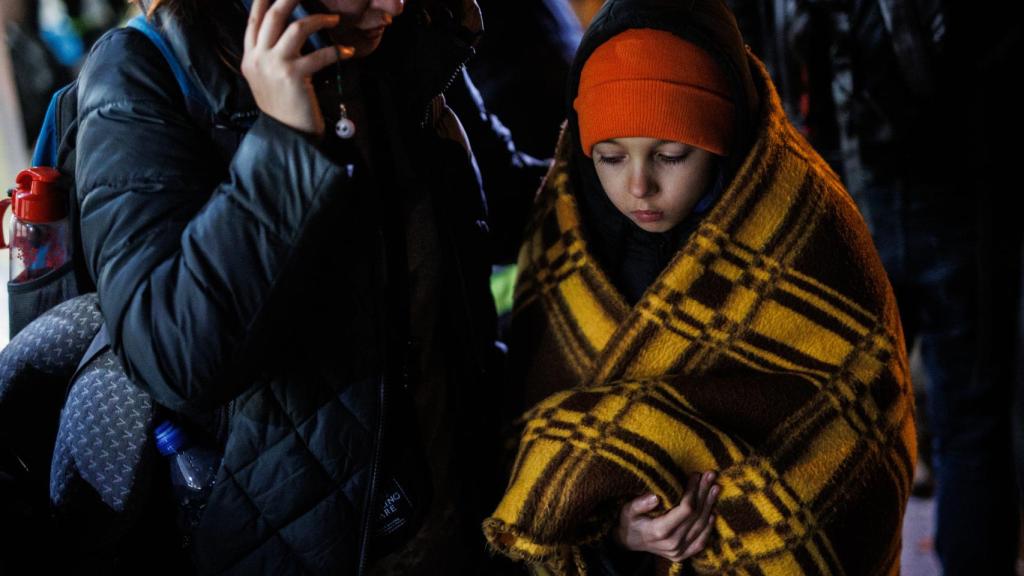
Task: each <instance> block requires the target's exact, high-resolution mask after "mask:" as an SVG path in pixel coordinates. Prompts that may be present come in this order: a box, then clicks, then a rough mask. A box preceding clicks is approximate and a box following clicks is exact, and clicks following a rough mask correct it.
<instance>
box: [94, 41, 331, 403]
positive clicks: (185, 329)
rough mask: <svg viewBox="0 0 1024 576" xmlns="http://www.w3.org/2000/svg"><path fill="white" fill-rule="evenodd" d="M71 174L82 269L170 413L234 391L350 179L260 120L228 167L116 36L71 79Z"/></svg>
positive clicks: (128, 353)
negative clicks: (315, 230)
mask: <svg viewBox="0 0 1024 576" xmlns="http://www.w3.org/2000/svg"><path fill="white" fill-rule="evenodd" d="M79 121H80V125H79V133H78V143H77V154H78V157H77V165H76V178H77V187H78V192H77V193H78V198H79V202H80V206H81V218H82V231H83V232H82V234H83V238H82V241H83V245H84V252H85V258H86V260H87V266H88V268H89V270H90V273H91V274H92V276H93V278H94V280H95V281H96V285H97V287H98V291H99V295H100V304H101V307H102V310H103V315H104V319H105V322H106V324H107V331H108V335H109V337H110V342H111V345H112V347H113V350H114V352H115V353H116V354H117V356H118V357H119V358H120V360H121V362H122V364H123V366H124V368H125V370H126V372H127V374H128V376H129V377H130V378H131V379H132V380H133V381H134V382H135V383H136V384H137V385H139V386H141V387H143V388H144V389H145V390H146V391H148V392H149V393H150V394H152V396H153V397H154V398H155V399H156V401H157V402H158V403H160V404H163V405H165V406H167V407H169V408H171V409H173V410H177V411H186V412H187V411H199V410H206V409H210V408H212V407H215V406H217V405H218V404H219V403H221V402H223V401H225V400H227V399H229V398H230V397H232V396H233V395H234V394H237V393H238V392H240V391H241V389H242V386H243V385H244V384H245V383H246V382H247V381H248V378H249V376H251V375H247V374H246V373H245V372H246V370H247V369H248V367H250V366H254V365H255V366H258V365H259V363H258V362H252V359H253V358H254V357H255V355H256V354H258V350H259V346H260V342H261V341H265V340H266V338H267V334H266V332H268V330H267V329H266V325H267V322H266V320H267V314H268V312H267V311H268V309H269V308H271V306H270V305H271V304H272V303H273V301H274V296H275V286H276V285H278V284H279V283H280V281H281V280H282V277H284V276H285V275H286V274H293V273H294V271H293V270H292V271H290V270H289V262H290V261H292V260H293V258H295V256H296V252H297V251H298V250H301V249H302V248H301V245H302V239H303V235H304V231H305V230H306V229H307V226H308V224H309V223H310V222H311V220H313V219H314V218H315V216H316V215H317V213H318V211H320V210H321V208H322V207H323V206H324V205H325V203H326V202H328V201H329V200H330V199H331V197H332V196H334V195H337V194H339V193H342V192H344V189H345V185H344V182H345V180H346V179H347V178H348V172H347V171H346V170H345V169H344V168H343V167H342V166H341V165H339V164H338V163H336V162H335V161H333V160H332V158H329V157H328V156H326V155H325V154H324V153H323V151H322V150H320V149H319V148H318V147H317V146H316V144H315V143H314V142H312V141H311V140H310V139H309V138H308V137H306V136H305V135H303V134H301V133H299V132H297V131H294V130H292V129H290V128H288V127H287V126H285V125H283V124H281V123H279V122H277V121H275V120H274V119H272V118H270V117H268V116H261V117H260V118H259V119H258V120H257V121H256V123H255V125H254V126H253V127H252V128H251V129H250V130H249V132H248V133H247V134H246V135H245V136H244V138H243V139H242V141H241V143H240V145H239V147H238V149H237V152H236V154H235V155H234V157H233V159H232V161H231V164H230V166H229V167H228V168H227V170H225V167H224V166H223V164H222V163H220V162H218V161H216V160H214V159H215V158H216V157H217V155H216V154H215V153H213V149H212V146H210V145H208V144H207V140H208V138H207V135H206V133H205V132H204V131H201V130H200V129H199V128H198V127H197V126H196V124H195V122H194V121H193V120H192V119H191V118H190V117H189V116H188V115H187V112H186V111H185V107H184V102H183V98H182V95H181V91H180V89H179V88H178V86H177V84H176V83H175V81H174V79H173V76H172V74H171V72H170V68H169V66H168V65H167V63H166V61H165V60H164V59H163V58H162V56H161V55H160V54H159V52H158V51H157V49H156V48H155V47H154V46H153V45H152V44H151V43H150V42H149V41H148V39H146V38H145V37H144V36H142V35H141V34H140V33H137V32H135V31H133V30H128V29H126V30H121V31H118V32H115V33H113V34H110V35H108V36H107V37H106V38H105V39H104V40H103V41H102V43H100V44H98V45H97V46H96V47H95V48H94V50H93V52H92V54H91V56H90V58H89V60H88V62H87V63H86V65H85V67H84V68H83V70H82V74H81V77H80V80H79Z"/></svg>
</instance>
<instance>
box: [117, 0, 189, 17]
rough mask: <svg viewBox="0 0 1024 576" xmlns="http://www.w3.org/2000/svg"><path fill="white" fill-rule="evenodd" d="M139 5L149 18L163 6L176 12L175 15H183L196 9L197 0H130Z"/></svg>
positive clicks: (170, 11)
mask: <svg viewBox="0 0 1024 576" xmlns="http://www.w3.org/2000/svg"><path fill="white" fill-rule="evenodd" d="M129 1H130V2H133V3H135V4H138V5H139V9H141V10H142V12H143V13H144V14H145V15H146V17H147V18H149V17H150V16H152V15H153V13H154V12H156V10H157V8H162V9H164V10H166V11H167V12H169V13H171V14H174V15H175V16H182V15H185V14H188V13H190V12H192V10H194V9H195V5H196V0H129Z"/></svg>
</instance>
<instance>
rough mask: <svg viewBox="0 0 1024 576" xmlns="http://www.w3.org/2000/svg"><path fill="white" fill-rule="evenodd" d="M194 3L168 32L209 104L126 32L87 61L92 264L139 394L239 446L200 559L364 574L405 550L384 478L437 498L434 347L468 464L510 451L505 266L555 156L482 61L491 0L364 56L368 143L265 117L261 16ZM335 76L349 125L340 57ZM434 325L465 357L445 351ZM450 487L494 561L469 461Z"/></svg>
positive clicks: (436, 9) (401, 22)
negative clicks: (505, 121) (491, 409)
mask: <svg viewBox="0 0 1024 576" xmlns="http://www.w3.org/2000/svg"><path fill="white" fill-rule="evenodd" d="M196 6H197V7H196V8H195V9H194V10H195V12H191V11H183V12H179V13H176V14H170V13H168V12H167V11H166V10H164V9H163V8H161V9H158V10H157V12H156V14H155V16H154V20H153V21H154V23H155V24H156V26H158V27H159V28H160V29H161V30H162V33H163V34H164V36H165V37H166V39H167V40H168V43H169V44H170V46H171V48H172V50H173V51H174V52H175V55H176V58H177V59H178V61H179V62H181V63H182V65H183V67H184V68H185V70H187V71H188V73H189V75H190V76H191V77H192V80H193V81H194V82H195V83H196V85H197V86H198V87H199V90H200V93H201V94H200V95H201V98H203V99H204V100H205V102H206V105H207V107H208V108H210V109H211V110H212V114H211V115H210V116H208V117H197V115H196V113H195V110H194V109H192V108H191V107H190V106H189V105H188V103H186V102H185V101H184V99H183V98H182V95H181V91H180V89H179V87H178V84H177V83H176V81H175V79H174V77H173V76H172V74H171V70H170V68H169V67H168V65H167V63H166V61H165V59H164V58H163V57H162V56H161V55H160V53H159V52H158V51H157V49H156V47H155V46H154V45H153V44H152V43H151V42H150V41H149V40H147V39H146V38H145V37H144V36H143V35H142V34H141V33H139V32H137V31H135V30H132V29H121V30H116V31H113V32H112V33H110V34H108V35H106V36H105V37H104V38H103V39H102V40H100V41H99V42H98V43H97V44H96V45H95V47H94V49H93V50H92V53H91V55H90V57H89V59H88V61H87V63H86V64H85V66H84V69H83V71H82V75H81V78H80V83H79V88H78V95H79V120H80V126H79V132H78V143H77V154H78V157H77V167H76V178H77V187H78V189H77V194H78V200H79V203H80V206H81V221H82V234H83V244H84V256H85V259H86V262H87V266H88V269H89V272H90V274H91V276H92V278H93V280H94V281H95V283H96V285H97V287H98V292H99V298H100V305H101V308H102V311H103V316H104V319H105V322H106V330H107V333H108V336H109V341H110V343H111V346H112V349H113V351H114V352H115V353H116V355H117V356H118V358H119V359H120V361H121V364H122V365H123V367H124V369H125V371H126V373H127V374H128V376H129V377H130V378H131V380H132V381H133V383H135V384H136V385H138V386H139V387H141V388H142V389H143V390H145V391H146V392H148V393H149V394H150V395H151V396H152V398H153V399H154V400H155V401H156V402H157V403H159V404H160V405H162V406H164V407H166V408H168V409H170V410H172V411H174V412H177V413H180V414H182V415H183V417H185V418H190V419H192V420H193V421H195V422H199V423H205V424H206V428H207V430H208V431H209V432H211V434H212V435H213V436H216V437H217V440H219V442H220V443H221V444H222V445H223V446H224V449H225V456H224V460H223V463H222V464H221V466H220V469H219V472H218V474H217V480H216V484H215V485H214V488H213V492H212V494H211V496H210V500H209V502H208V504H207V507H206V510H205V514H204V516H203V519H202V522H201V524H200V525H199V527H198V529H197V531H196V533H195V535H194V538H193V551H192V558H193V560H194V562H195V563H196V565H197V568H198V570H199V572H201V573H239V574H269V573H273V574H362V573H364V571H365V570H366V568H367V566H368V565H369V564H370V562H371V559H372V557H373V556H374V555H375V554H376V553H377V552H384V551H386V548H387V547H386V546H385V545H384V543H385V542H386V540H387V539H386V538H385V536H384V535H383V533H378V534H376V535H372V534H371V532H372V531H373V520H374V516H375V514H374V513H372V512H371V510H374V509H375V503H376V502H377V501H379V500H380V498H381V496H380V494H381V492H382V491H383V490H385V489H388V488H387V487H385V486H384V485H385V484H386V483H388V482H389V481H390V480H391V479H397V480H398V481H400V482H402V483H403V485H404V486H403V488H404V489H407V491H408V492H409V495H410V499H411V500H413V502H412V511H411V512H410V513H409V516H410V517H419V516H421V515H422V514H423V513H424V511H425V509H426V507H427V505H428V499H429V498H428V493H429V487H428V485H427V484H428V483H427V482H426V481H425V478H426V476H427V471H426V468H425V464H424V463H423V458H422V455H420V454H419V452H420V450H419V448H420V447H419V446H418V440H417V438H415V435H414V433H413V430H414V428H413V426H414V423H415V417H414V415H412V414H411V413H410V412H408V409H409V408H408V407H409V405H410V404H411V403H412V402H411V400H410V399H409V398H408V396H411V395H413V394H415V392H416V390H417V384H418V383H419V382H420V378H419V375H418V374H417V371H416V370H415V367H416V366H417V365H418V364H419V362H418V359H422V358H425V357H429V358H431V359H433V361H435V362H436V363H437V365H440V366H441V367H442V373H443V377H441V378H435V379H434V381H435V382H436V381H437V380H441V381H442V382H443V383H444V386H445V390H444V393H443V394H442V395H441V396H440V398H443V399H444V401H445V405H444V406H439V407H437V410H439V411H444V413H446V414H449V415H450V418H453V419H455V421H457V422H458V424H459V425H458V427H456V430H455V432H454V436H453V438H452V442H453V444H454V447H453V448H452V452H453V453H454V454H455V456H454V461H455V463H454V466H456V467H458V466H462V465H467V466H468V462H466V461H465V460H468V459H469V458H470V455H471V454H475V453H477V452H480V451H483V446H482V445H483V444H484V443H486V442H487V441H489V440H490V437H489V436H488V435H487V434H486V433H485V432H483V429H484V425H483V424H481V423H479V422H477V420H478V419H479V420H483V419H484V414H485V412H484V411H483V410H479V409H476V408H477V407H478V406H479V405H480V403H482V402H483V401H484V400H485V399H486V397H487V395H488V392H489V391H488V389H487V385H488V383H493V382H496V379H494V378H492V377H491V376H490V375H489V374H490V372H491V370H492V369H493V368H492V367H493V362H492V356H493V355H492V352H491V351H492V349H493V346H492V343H493V339H494V309H493V303H492V301H491V299H490V294H489V291H488V275H489V272H490V266H491V264H492V262H493V261H494V260H497V259H501V258H502V257H505V258H507V256H508V255H509V254H510V253H511V252H512V250H513V249H514V248H513V246H514V245H515V244H516V242H517V240H516V239H517V234H518V231H519V230H520V229H521V226H522V223H523V221H524V218H525V215H526V212H527V210H528V207H529V200H530V198H531V193H532V191H533V190H534V189H535V188H536V184H537V182H539V180H540V177H541V176H542V173H543V169H544V167H543V166H542V165H539V164H537V163H536V162H535V161H531V159H529V158H527V157H524V156H522V155H520V154H518V153H517V152H516V151H515V149H514V147H513V146H512V144H511V141H510V139H509V135H508V133H507V131H505V130H504V129H503V128H502V127H501V125H500V123H498V122H497V121H496V120H495V119H494V118H493V117H491V116H490V115H488V114H487V113H486V112H485V111H483V109H482V107H481V106H480V102H479V100H478V98H477V97H476V95H475V94H474V92H473V90H472V88H471V86H470V85H468V83H467V82H468V79H467V78H466V77H464V75H463V73H462V72H461V69H462V65H463V63H464V62H465V60H466V59H467V58H468V57H469V56H470V55H471V54H472V52H473V47H472V45H473V43H474V41H475V39H476V34H477V32H478V29H479V26H478V24H479V13H478V11H477V9H476V5H475V3H474V2H473V1H472V0H467V1H464V2H458V1H453V2H442V1H431V0H424V1H421V2H413V1H410V2H408V4H407V6H406V9H405V12H404V14H403V15H401V16H400V17H398V18H396V19H395V22H394V24H393V26H392V28H391V29H389V30H388V32H387V34H386V35H385V38H384V41H383V44H382V45H381V47H380V49H379V50H378V51H377V52H376V53H374V54H373V55H371V56H369V57H368V58H367V59H365V61H363V62H362V67H361V72H359V78H358V80H359V82H358V86H357V87H356V86H352V85H350V86H349V88H356V90H353V91H352V92H355V91H358V92H361V93H362V95H363V101H364V102H365V103H366V109H367V110H366V113H365V114H364V120H365V121H364V122H363V123H361V124H360V129H361V130H365V131H366V132H365V133H366V134H368V135H369V136H368V148H369V150H370V151H371V152H370V153H369V154H368V155H367V154H364V153H363V152H362V151H361V150H360V149H359V148H358V147H356V146H354V145H352V144H351V143H350V142H346V141H341V140H339V139H336V138H334V137H333V136H327V137H326V139H325V140H324V141H322V142H318V141H316V140H314V139H312V138H310V137H308V136H306V135H304V134H301V133H299V132H297V131H295V130H292V129H290V128H288V127H287V126H285V125H283V124H281V123H280V122H278V121H276V120H274V119H273V118H271V117H269V116H267V115H264V114H262V113H261V112H260V111H259V110H258V108H257V107H256V105H255V103H254V101H253V98H252V95H251V93H250V92H249V90H248V87H247V84H246V82H245V80H244V79H243V78H242V76H241V74H240V73H239V72H238V70H239V63H240V59H241V53H242V50H241V38H242V34H243V31H244V26H245V22H246V16H247V15H246V11H245V8H244V7H243V5H242V4H241V2H240V1H226V2H198V3H196ZM143 8H145V6H143ZM314 85H315V88H316V90H317V95H318V98H319V99H320V101H321V108H322V109H323V111H324V114H325V116H326V118H327V121H328V125H332V124H333V121H334V119H336V118H332V115H333V114H334V111H336V110H337V109H338V107H337V100H336V98H337V94H336V92H335V91H334V86H335V78H334V71H333V69H329V70H327V71H325V73H323V74H320V75H318V76H317V77H316V78H314ZM443 93H447V95H448V100H447V102H448V104H449V105H450V106H448V105H445V101H444V100H443V99H442V98H440V97H439V96H440V95H441V94H443ZM452 108H454V109H455V110H458V111H461V112H462V114H461V118H462V120H463V122H462V123H461V124H460V123H459V122H458V120H457V119H456V117H455V116H454V114H452V111H451V109H452ZM467 135H468V139H469V141H471V142H472V146H473V147H472V149H470V148H469V146H468V144H467V142H466V136H467ZM481 175H482V179H481ZM481 183H482V184H483V187H482V186H481ZM483 189H486V190H487V196H486V197H485V196H484V194H483V192H482V191H483ZM423 206H428V207H429V208H430V209H429V210H427V211H423V210H421V208H422V207H423ZM424 214H427V216H423V215H424ZM492 215H493V216H499V215H500V216H501V218H500V219H495V218H493V217H491V216H492ZM410 224H414V225H410ZM425 302H426V304H424V303H425ZM424 309H429V310H430V311H431V314H430V315H429V316H428V315H425V314H424ZM424 318H427V320H424ZM418 322H419V323H420V324H419V325H417V323H418ZM424 322H425V323H426V326H427V327H426V328H424V327H423V326H424V324H423V323H424ZM424 334H426V335H427V336H426V337H427V338H429V339H430V340H431V341H437V342H443V343H445V345H446V346H444V347H440V348H438V349H433V352H429V353H428V352H427V351H426V350H427V349H428V346H427V343H426V342H424V341H423V340H417V339H416V338H414V337H413V336H416V335H421V336H422V335H424ZM453 477H454V478H456V479H458V478H462V479H463V480H462V481H463V482H464V484H465V485H464V486H463V485H460V486H458V487H456V488H455V492H456V493H459V494H461V495H463V497H464V500H463V501H462V502H460V503H459V504H460V512H461V513H464V514H465V515H466V518H467V519H466V523H468V525H469V528H470V529H471V532H472V533H473V534H474V535H475V537H476V541H479V543H480V549H481V550H482V538H481V537H480V536H479V533H478V530H476V526H477V523H478V522H479V519H480V518H482V517H483V512H482V511H476V510H474V509H473V506H474V505H473V504H472V503H471V502H472V501H473V498H474V497H475V496H474V494H475V492H474V485H473V482H472V475H458V474H453ZM388 486H390V484H388ZM481 510H482V509H481ZM167 521H168V522H173V519H167ZM414 526H415V522H413V523H411V524H410V527H414ZM453 537H454V536H453ZM467 542H468V541H467ZM474 542H475V541H474ZM143 556H144V555H143ZM152 561H153V562H154V563H157V562H160V560H159V559H158V558H153V559H152ZM122 568H124V567H122ZM135 568H144V567H135ZM152 568H158V567H157V566H153V567H152Z"/></svg>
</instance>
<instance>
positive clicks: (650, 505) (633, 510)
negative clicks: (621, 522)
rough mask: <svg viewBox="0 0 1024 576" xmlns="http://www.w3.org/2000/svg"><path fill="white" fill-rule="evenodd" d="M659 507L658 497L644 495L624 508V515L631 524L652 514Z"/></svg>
mask: <svg viewBox="0 0 1024 576" xmlns="http://www.w3.org/2000/svg"><path fill="white" fill-rule="evenodd" d="M657 507H658V497H657V496H655V495H654V494H644V495H643V496H640V497H639V498H634V499H633V500H631V501H629V502H628V503H627V504H626V506H625V507H623V510H622V512H623V514H624V515H625V516H626V519H627V520H628V521H630V522H632V521H633V520H635V519H637V518H639V517H640V516H643V515H644V514H647V513H648V512H651V511H652V510H654V509H655V508H657Z"/></svg>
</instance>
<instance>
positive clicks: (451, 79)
mask: <svg viewBox="0 0 1024 576" xmlns="http://www.w3.org/2000/svg"><path fill="white" fill-rule="evenodd" d="M468 61H469V56H468V55H467V56H466V57H465V58H463V59H462V60H461V61H460V62H459V65H458V66H456V67H455V71H454V72H452V75H451V76H449V77H448V80H447V81H446V82H445V83H444V85H443V86H442V87H441V90H440V91H438V93H437V94H434V96H433V97H432V98H430V100H429V101H428V102H427V105H426V106H424V108H423V119H422V120H420V128H421V129H422V128H426V127H427V122H429V121H430V112H431V111H432V110H433V109H434V100H436V99H437V97H438V96H440V95H442V94H444V93H445V92H447V91H448V89H449V88H451V87H452V84H454V83H455V79H456V78H458V76H459V74H461V73H462V69H463V68H465V67H466V62H468Z"/></svg>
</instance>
